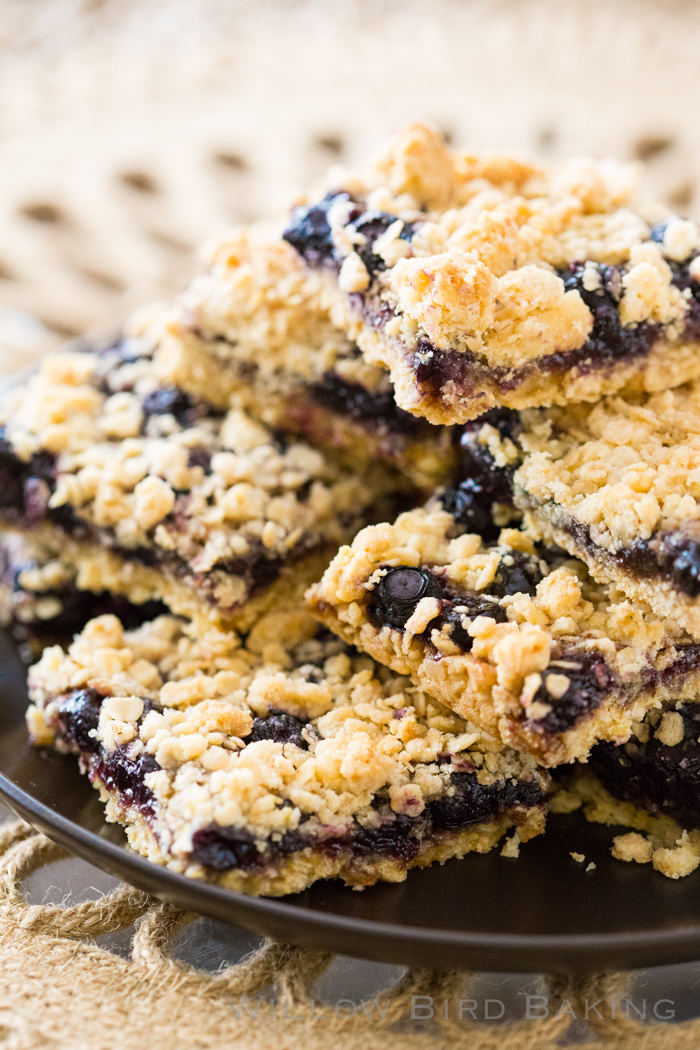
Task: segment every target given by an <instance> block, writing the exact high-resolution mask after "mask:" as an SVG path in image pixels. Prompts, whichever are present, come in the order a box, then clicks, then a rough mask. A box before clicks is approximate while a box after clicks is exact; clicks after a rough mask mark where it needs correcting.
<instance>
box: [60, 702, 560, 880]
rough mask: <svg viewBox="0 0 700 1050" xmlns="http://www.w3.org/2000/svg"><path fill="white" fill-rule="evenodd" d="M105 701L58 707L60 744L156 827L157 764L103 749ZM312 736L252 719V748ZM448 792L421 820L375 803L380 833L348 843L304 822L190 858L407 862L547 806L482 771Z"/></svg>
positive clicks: (302, 741) (242, 835)
mask: <svg viewBox="0 0 700 1050" xmlns="http://www.w3.org/2000/svg"><path fill="white" fill-rule="evenodd" d="M103 699H104V698H103V697H102V695H101V694H100V693H98V692H97V691H96V690H95V689H76V690H74V691H73V692H72V693H69V694H68V695H67V696H65V697H64V698H63V699H62V700H61V701H60V702H59V704H58V708H59V709H58V714H57V719H56V729H57V733H58V737H59V739H60V740H61V741H62V742H64V743H65V744H67V745H69V747H70V748H71V750H73V751H76V752H79V753H80V755H81V758H82V760H83V763H84V764H85V766H86V767H87V769H88V772H89V774H90V776H91V777H92V778H94V777H97V778H99V780H100V781H101V782H102V783H103V784H104V786H105V787H106V788H107V789H108V790H110V791H116V792H117V793H118V795H119V799H120V801H121V802H122V803H123V804H124V805H128V806H131V807H135V808H136V809H138V810H139V811H140V812H141V814H142V815H143V816H144V818H145V819H146V820H149V821H150V820H152V818H153V817H154V815H155V798H154V796H153V793H152V792H151V791H150V789H149V788H147V787H146V785H145V784H144V783H143V780H144V777H145V776H146V775H147V774H148V773H152V772H154V771H155V770H157V769H158V768H159V766H158V763H157V762H156V760H155V759H154V758H153V757H152V756H151V755H149V754H147V753H142V754H141V755H139V756H138V757H137V758H136V759H133V758H132V757H131V756H130V754H129V751H130V745H128V744H125V745H123V746H121V747H118V748H115V750H114V751H105V750H104V749H103V748H102V747H101V745H100V744H99V742H98V741H97V740H96V739H95V737H94V735H92V734H93V732H94V731H95V730H96V729H97V724H98V720H99V714H100V707H101V704H102V701H103ZM154 709H155V710H158V707H157V705H155V704H153V703H152V702H151V701H149V700H144V713H143V716H142V718H143V717H145V715H146V714H147V713H148V711H150V710H154ZM397 714H399V713H398V712H397ZM309 731H311V733H313V729H312V728H311V727H310V726H308V725H307V724H306V723H304V722H303V721H302V720H301V719H299V718H295V717H294V716H293V715H289V714H286V713H285V712H281V711H275V712H272V713H271V714H270V715H268V716H267V717H266V718H256V719H255V720H254V722H253V726H252V729H251V731H250V733H249V735H248V736H247V737H246V744H248V743H254V742H256V741H258V740H274V741H276V742H277V743H283V744H284V743H293V744H296V745H297V747H301V748H302V749H303V750H308V747H309V744H308V739H307V737H308V736H309ZM303 733H305V735H302V734H303ZM451 761H452V758H451V756H449V755H443V756H441V763H442V764H443V765H445V764H446V763H448V762H451ZM458 761H459V762H461V763H462V764H464V763H465V761H466V762H468V756H467V757H466V759H465V756H460V758H459V759H458ZM450 787H451V788H452V789H453V791H454V793H453V794H451V795H445V796H444V797H443V798H439V799H435V800H433V801H431V802H429V803H428V805H427V806H426V808H425V810H424V811H423V813H421V814H420V816H418V817H408V816H405V815H402V814H395V813H393V812H392V810H391V809H390V807H389V805H388V802H387V800H386V799H381V798H377V799H375V801H374V803H373V805H374V808H375V809H376V810H377V811H378V812H379V813H380V815H381V823H380V826H379V827H372V828H369V827H363V826H361V825H360V824H357V823H356V824H355V825H353V827H352V828H350V829H349V830H348V832H347V833H346V834H344V835H342V836H339V835H332V834H331V835H329V836H326V837H324V836H323V835H322V834H319V833H318V831H317V830H315V831H314V832H313V833H305V830H304V823H303V822H302V824H301V826H300V827H299V828H298V829H297V830H296V831H289V832H285V834H284V835H282V836H281V837H280V838H279V839H276V840H274V841H271V842H270V843H269V844H268V846H267V848H266V849H265V850H264V851H262V852H261V851H260V850H259V849H258V847H257V845H256V840H255V838H254V836H253V835H252V834H251V833H250V832H248V831H246V830H244V829H240V828H234V827H219V826H218V825H211V826H209V827H207V828H202V829H201V830H200V831H197V832H195V834H194V835H193V838H192V854H191V857H192V860H193V861H195V862H196V863H198V864H202V865H204V866H205V867H207V868H210V869H211V870H213V871H229V870H231V869H233V868H238V869H242V870H245V871H248V870H252V869H255V868H263V867H265V866H266V865H268V864H270V863H271V862H274V861H275V860H277V859H279V858H280V857H283V856H287V855H289V854H290V853H295V852H297V851H299V850H302V849H307V848H314V849H320V850H322V851H324V852H326V853H331V854H336V853H339V852H341V851H350V852H351V853H354V854H357V855H359V856H370V855H384V856H391V857H395V858H398V859H401V860H406V861H409V860H411V859H412V858H413V857H415V856H416V854H417V853H418V852H419V850H420V846H421V842H422V841H423V840H424V839H425V838H427V837H428V836H430V835H432V834H434V833H438V832H441V831H460V830H462V829H464V828H468V827H470V826H472V825H475V824H480V823H484V822H486V821H490V820H493V819H494V818H495V817H497V816H499V815H500V814H503V813H507V812H508V811H510V810H524V809H532V808H534V807H539V806H543V805H544V803H545V794H544V791H543V789H542V788H541V787H540V785H539V784H538V783H537V782H535V781H534V780H521V781H512V780H507V781H503V782H499V783H496V784H491V785H482V784H479V782H478V780H477V775H476V772H471V771H464V770H457V771H455V772H453V773H451V774H450Z"/></svg>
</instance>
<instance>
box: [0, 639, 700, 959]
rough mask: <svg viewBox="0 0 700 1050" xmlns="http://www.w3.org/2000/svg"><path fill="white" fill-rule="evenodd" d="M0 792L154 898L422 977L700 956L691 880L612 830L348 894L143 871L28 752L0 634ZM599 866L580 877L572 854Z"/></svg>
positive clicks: (68, 780)
mask: <svg viewBox="0 0 700 1050" xmlns="http://www.w3.org/2000/svg"><path fill="white" fill-rule="evenodd" d="M0 669H1V670H0V675H1V678H0V701H1V703H0V795H1V796H2V797H3V798H4V799H5V800H6V801H7V802H8V803H9V805H10V806H11V807H12V809H14V810H15V811H16V812H17V813H18V814H20V816H22V817H24V818H25V819H26V820H28V821H29V823H30V824H32V825H33V826H34V827H36V828H38V829H39V830H40V831H43V832H45V834H47V835H48V836H49V837H50V838H52V839H54V840H55V841H56V842H58V843H60V844H61V845H62V846H65V847H66V848H67V849H69V850H70V851H71V852H73V853H76V854H78V855H79V856H81V857H83V858H85V860H88V861H90V862H91V863H92V864H95V865H97V867H99V868H103V869H104V870H105V871H108V872H110V873H111V874H113V875H116V876H119V877H120V878H122V879H124V880H126V881H127V882H130V883H132V884H133V885H134V886H138V887H140V888H141V889H144V890H147V891H148V892H149V893H152V894H153V895H154V896H156V897H159V898H161V899H162V900H165V901H171V902H173V903H174V904H177V905H179V906H181V907H182V908H185V909H186V910H188V911H195V912H199V913H201V914H202V915H208V916H211V917H212V918H215V919H219V920H222V921H224V922H230V923H236V924H238V925H241V926H244V927H246V928H247V929H250V930H254V931H255V932H256V933H259V934H267V935H269V936H272V937H276V938H278V939H280V940H285V941H289V942H292V943H296V944H301V945H305V946H308V947H312V948H323V949H331V950H333V951H338V952H342V953H344V954H347V955H355V956H359V957H362V958H368V959H375V960H378V961H383V962H393V963H405V964H411V965H418V966H422V967H427V966H438V967H443V968H450V967H454V968H460V969H465V968H469V969H478V970H491V971H509V972H514V971H529V972H532V971H553V970H561V969H574V970H592V969H603V968H612V967H616V968H636V967H642V966H648V965H653V964H661V963H673V962H685V961H689V960H692V959H696V958H698V957H700V873H698V874H696V875H691V876H689V877H688V878H686V879H682V880H680V881H678V882H672V881H671V880H670V879H666V878H664V877H663V876H662V875H659V874H657V873H656V872H654V871H653V870H652V869H651V866H650V865H648V864H647V865H642V866H640V865H636V864H632V865H628V864H622V863H620V862H619V861H614V860H613V859H612V858H611V857H610V855H609V844H610V839H611V836H612V834H613V832H612V830H611V829H610V828H601V827H597V826H595V825H587V824H585V822H584V821H583V820H581V819H580V818H579V817H578V816H577V815H573V816H571V817H566V818H563V817H558V818H557V817H554V818H552V819H551V822H550V827H549V830H548V833H547V834H546V835H545V836H544V837H543V838H540V839H536V840H535V841H533V842H530V843H528V844H527V845H526V846H523V847H522V849H521V855H520V858H519V860H517V861H516V860H507V859H504V858H503V857H501V856H499V854H498V852H492V853H490V854H487V855H486V856H476V855H474V856H468V857H466V858H465V859H464V860H461V861H456V860H453V861H448V863H447V864H445V865H443V866H442V867H439V866H438V867H432V868H427V869H424V870H422V871H414V872H410V873H409V876H408V879H407V881H406V882H404V883H401V884H399V885H393V886H388V885H379V886H374V887H372V888H371V889H366V890H364V891H363V892H362V893H356V892H353V891H352V890H350V889H348V888H347V887H345V886H342V885H341V884H339V883H338V882H325V883H318V884H317V885H316V886H313V887H312V888H311V889H309V890H306V891H305V892H304V893H300V894H296V895H295V896H293V897H286V898H284V899H283V900H280V899H264V898H253V897H246V896H244V895H243V894H240V893H233V892H230V891H227V890H223V889H221V888H219V887H217V886H210V885H207V884H206V883H202V882H196V881H192V880H189V879H186V878H184V877H183V876H180V875H175V874H173V873H172V872H169V871H166V870H164V869H162V868H159V867H156V866H155V865H152V864H150V863H149V862H148V861H146V860H144V859H143V858H142V857H139V856H138V855H137V854H135V853H133V852H132V851H131V850H130V849H129V848H128V847H127V846H126V845H125V838H124V835H123V833H122V831H121V829H120V828H118V827H116V826H115V825H114V824H107V823H106V822H105V820H104V817H103V814H102V807H101V805H100V803H99V800H98V798H97V795H96V792H95V791H94V790H93V789H92V788H91V787H90V785H89V783H88V781H87V779H86V778H85V777H83V776H81V775H80V773H79V772H78V768H77V763H76V762H75V760H74V759H71V758H67V757H63V756H60V755H58V754H55V753H53V752H50V751H44V750H36V749H33V748H31V747H30V746H29V745H28V743H27V734H26V730H25V726H24V711H25V708H26V702H27V701H26V688H25V668H24V667H23V666H22V664H21V663H20V661H19V659H18V657H17V655H16V652H15V650H14V647H13V645H12V643H11V642H10V641H9V640H8V638H7V637H6V636H5V635H3V634H1V633H0ZM571 851H575V852H579V853H584V854H585V856H586V863H588V862H589V861H590V860H594V861H595V863H596V869H595V871H591V872H586V871H585V870H584V866H583V865H581V864H577V863H576V862H575V861H573V860H572V859H571V857H570V856H569V854H570V852H571Z"/></svg>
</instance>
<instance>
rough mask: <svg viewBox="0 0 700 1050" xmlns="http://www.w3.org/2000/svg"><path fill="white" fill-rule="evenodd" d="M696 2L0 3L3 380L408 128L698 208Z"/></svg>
mask: <svg viewBox="0 0 700 1050" xmlns="http://www.w3.org/2000/svg"><path fill="white" fill-rule="evenodd" d="M699 39H700V4H698V3H697V2H695V0H675V2H674V0H629V2H627V0H566V2H565V3H563V2H562V0H431V2H430V3H429V4H427V3H425V0H393V2H392V0H0V374H6V373H8V372H11V371H13V370H14V369H15V368H18V367H21V366H22V365H23V364H25V363H26V362H27V361H28V360H30V359H31V358H32V357H33V356H35V355H36V354H37V353H38V352H41V351H42V350H44V349H46V348H47V347H49V346H52V345H55V344H56V343H57V342H60V341H61V340H64V339H66V338H68V337H71V336H74V335H76V334H78V333H81V332H84V331H89V330H93V329H95V328H98V329H100V328H105V327H107V328H109V327H110V326H112V325H116V324H118V323H119V322H120V321H121V320H122V319H123V318H124V316H125V315H126V314H127V313H128V312H129V310H130V309H132V308H133V307H134V306H135V305H138V304H141V303H144V302H147V301H149V300H152V299H154V298H155V299H158V298H162V297H164V296H168V295H170V294H171V293H173V292H175V291H177V290H178V289H179V288H180V287H181V286H182V285H183V284H184V282H185V281H186V280H187V278H188V277H189V275H190V274H191V273H192V272H193V271H194V270H195V268H196V265H197V259H196V251H195V250H196V247H197V245H198V243H199V242H200V241H201V240H202V239H203V238H205V237H206V236H207V235H208V234H210V233H211V232H212V231H215V230H217V229H220V228H222V227H224V226H226V225H228V224H232V223H237V222H241V221H244V222H245V221H248V220H250V219H253V218H256V217H258V216H260V215H263V214H268V213H275V212H277V211H279V210H280V209H282V208H283V207H284V206H285V205H286V203H287V202H288V201H289V200H290V199H291V197H292V196H293V194H294V192H295V191H296V190H298V189H299V188H300V187H302V186H304V185H305V184H306V183H307V182H308V180H309V179H310V178H312V177H313V176H315V175H317V174H318V173H319V172H320V171H322V170H323V169H324V168H325V167H326V166H327V165H328V164H329V163H333V162H335V161H339V160H341V161H350V162H352V161H353V160H356V159H360V158H362V157H363V156H364V155H365V154H366V153H367V152H368V151H371V150H373V149H375V148H376V147H377V145H378V144H379V143H380V142H381V141H382V139H383V138H384V137H385V136H386V135H387V134H388V133H390V132H391V131H392V130H393V129H394V128H395V127H396V126H397V125H398V124H400V123H401V122H402V121H404V120H406V119H407V118H410V117H413V116H415V115H417V114H421V115H424V116H427V117H429V118H431V119H432V120H433V121H435V122H436V123H437V124H438V125H439V126H440V127H441V128H443V130H445V131H446V132H447V133H448V134H449V136H450V137H451V139H452V140H453V142H454V143H455V144H457V145H460V146H464V147H469V146H486V145H488V146H508V147H515V148H517V149H519V150H522V151H525V152H528V153H534V154H536V155H540V156H542V157H545V158H547V159H552V158H556V157H558V156H563V155H566V154H579V153H593V154H598V155H613V156H616V157H620V158H628V159H641V160H644V161H646V162H647V163H648V165H649V172H648V178H649V182H650V183H651V185H652V187H653V188H654V189H655V190H656V191H657V192H658V193H660V194H661V196H662V197H664V198H665V199H666V200H667V201H668V202H670V203H671V204H672V205H673V206H674V207H675V208H677V209H678V210H679V211H681V212H686V213H693V212H696V211H697V210H698V202H699V200H700V193H698V183H699V180H700V122H698V120H697V119H696V115H695V114H696V97H697V95H698V92H699V91H700V63H699V62H698V56H697V51H698V49H697V41H698V40H699Z"/></svg>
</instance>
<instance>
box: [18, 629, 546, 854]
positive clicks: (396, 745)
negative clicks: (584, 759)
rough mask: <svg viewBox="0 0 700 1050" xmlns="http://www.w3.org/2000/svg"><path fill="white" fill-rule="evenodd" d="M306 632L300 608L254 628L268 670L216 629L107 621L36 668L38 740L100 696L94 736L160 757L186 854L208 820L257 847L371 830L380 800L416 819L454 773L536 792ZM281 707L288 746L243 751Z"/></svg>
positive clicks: (374, 674) (398, 684)
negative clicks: (283, 838)
mask: <svg viewBox="0 0 700 1050" xmlns="http://www.w3.org/2000/svg"><path fill="white" fill-rule="evenodd" d="M310 623H312V621H311V620H310V617H308V616H305V615H303V614H300V613H299V612H298V611H297V612H293V613H289V614H286V615H285V616H284V617H280V615H277V616H276V617H273V618H272V620H271V621H270V622H269V623H268V624H267V625H265V624H264V623H261V624H260V625H259V629H258V645H256V648H259V641H260V637H261V633H262V635H264V634H266V633H267V634H270V635H274V636H275V637H276V638H277V639H278V640H281V642H282V645H283V652H284V656H283V658H282V660H281V661H280V662H279V663H275V664H269V663H266V662H264V660H263V659H261V657H260V656H259V655H258V653H256V652H253V651H251V648H250V645H249V644H247V645H242V644H241V642H240V640H239V639H238V638H237V637H236V636H235V635H232V634H224V633H222V632H221V631H218V630H217V629H215V628H212V629H211V630H210V631H208V632H206V633H204V634H199V635H196V634H195V633H194V632H193V630H192V628H191V627H189V626H188V625H187V624H186V623H184V622H183V621H181V620H177V619H174V618H172V617H161V618H159V619H157V620H155V621H153V622H151V623H148V624H146V625H144V626H143V627H141V628H139V629H137V630H135V631H130V632H125V631H124V630H123V629H122V627H121V624H120V623H119V621H118V620H117V619H116V618H115V617H113V616H102V617H99V618H97V619H96V620H93V621H91V623H89V624H88V625H87V627H86V628H85V629H84V631H83V632H82V634H81V635H79V636H78V637H77V638H76V640H75V641H74V642H73V644H72V645H71V646H70V647H69V649H68V651H67V652H66V653H64V652H63V650H61V649H60V648H59V647H58V646H55V647H52V648H49V649H47V650H46V651H45V652H44V655H43V657H42V659H41V660H40V661H39V663H38V664H37V665H35V667H34V668H32V670H31V672H30V688H31V697H32V700H33V703H34V706H33V707H32V709H31V710H30V715H29V721H30V726H31V727H32V730H33V734H34V736H35V739H37V740H38V741H39V742H46V741H47V739H50V738H51V735H52V732H53V727H55V709H56V704H57V703H59V702H60V698H61V696H63V695H65V694H66V693H68V692H70V691H71V690H75V689H81V688H89V689H94V690H97V691H98V693H99V694H101V696H103V697H105V699H104V700H103V702H102V704H101V707H100V714H99V723H98V725H97V728H96V730H95V731H94V736H95V739H96V741H98V742H99V743H100V744H102V746H103V747H105V748H107V749H108V750H111V749H114V748H118V747H124V746H126V747H128V749H129V751H128V753H129V755H130V757H131V758H132V759H134V758H136V757H138V755H140V754H148V755H150V756H153V757H154V758H155V761H156V763H157V766H158V768H157V769H155V770H153V771H152V772H149V773H148V774H147V775H146V784H147V786H148V787H149V788H150V790H151V791H152V792H153V793H154V795H155V798H156V799H157V802H158V805H159V809H160V814H161V818H162V821H163V822H164V824H165V826H166V827H168V828H169V829H170V832H171V834H172V836H173V839H174V841H175V842H176V843H177V849H179V850H180V851H182V850H185V851H186V850H187V848H188V847H189V845H190V844H191V838H192V834H193V833H194V831H195V830H196V829H197V828H199V827H202V826H206V825H208V824H210V823H212V822H213V823H215V824H218V825H220V826H223V827H237V828H245V829H247V830H252V832H253V834H254V835H255V837H256V839H258V840H266V839H269V838H270V837H273V838H274V836H278V835H279V834H281V833H284V832H286V831H290V830H294V829H298V828H299V827H300V826H302V825H303V830H304V832H305V833H308V834H310V835H313V834H322V833H323V828H324V827H330V830H332V831H333V833H334V834H337V833H338V831H339V829H342V827H343V826H348V824H349V822H352V821H359V822H360V824H362V825H365V826H368V827H372V826H373V824H376V822H377V820H378V819H379V811H378V809H377V808H376V804H375V806H374V807H373V800H374V799H375V798H376V796H377V795H380V796H381V798H383V799H384V804H385V805H386V806H388V807H389V808H390V809H391V810H392V811H393V812H395V813H399V814H400V813H406V814H409V815H417V814H418V813H420V812H421V810H422V809H423V807H424V806H425V805H426V803H427V802H428V801H430V800H431V799H435V798H437V797H441V796H445V795H450V794H451V793H453V792H454V787H453V785H452V780H451V774H452V772H453V771H454V770H461V771H467V770H468V771H471V772H473V773H474V775H475V778H476V781H477V782H478V783H479V784H482V785H493V784H499V783H501V782H502V783H503V784H504V785H505V784H506V783H508V782H509V781H511V780H519V779H524V778H525V779H533V778H534V780H535V781H536V782H537V783H540V784H543V785H544V784H545V780H546V778H545V777H544V775H543V774H541V773H539V772H538V771H537V769H536V766H535V763H534V762H533V760H531V759H528V758H526V757H524V756H519V755H517V754H516V753H515V752H513V751H511V750H510V749H503V748H502V747H501V745H500V743H499V742H498V741H497V740H495V739H494V738H493V737H489V736H488V734H484V733H483V732H479V731H478V730H476V728H475V727H474V726H473V725H472V724H470V723H468V722H467V721H465V720H463V719H461V718H459V717H458V716H457V715H455V714H454V713H453V712H451V711H449V710H448V709H447V708H445V707H443V705H441V704H440V703H438V702H437V701H435V700H433V699H431V698H430V697H429V696H427V695H426V694H424V693H422V692H420V691H419V690H417V689H416V688H415V687H414V686H412V685H411V683H410V682H409V681H408V680H407V679H406V678H400V677H398V676H396V675H393V674H390V673H389V672H387V671H386V670H385V669H383V668H379V667H376V666H375V665H373V663H372V661H371V660H369V659H368V658H367V657H365V656H357V655H353V653H352V651H347V650H346V648H345V647H344V646H343V644H342V643H340V642H339V641H338V640H337V639H329V640H327V641H323V640H320V641H317V640H315V639H314V638H310V637H309V624H310ZM312 630H315V628H313V626H312ZM279 655H281V654H279ZM280 712H284V713H286V714H288V715H291V716H293V718H294V719H299V720H301V721H300V722H299V727H300V730H301V737H300V738H299V740H298V742H297V743H294V742H285V741H277V740H274V739H254V740H253V742H249V741H247V739H246V738H247V737H249V736H250V735H251V730H252V729H253V726H254V723H255V719H256V718H257V719H260V718H265V717H266V716H270V715H271V714H279V713H280ZM302 743H303V745H304V746H301V744H302Z"/></svg>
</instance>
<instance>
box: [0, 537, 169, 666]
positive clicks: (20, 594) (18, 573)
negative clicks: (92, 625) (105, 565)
mask: <svg viewBox="0 0 700 1050" xmlns="http://www.w3.org/2000/svg"><path fill="white" fill-rule="evenodd" d="M166 611H167V610H166V609H165V606H163V605H162V604H161V603H159V602H155V601H150V602H146V603H145V604H143V605H132V604H131V603H130V602H129V601H127V599H126V598H123V597H120V596H119V595H115V594H110V593H108V592H101V593H97V594H94V593H92V592H90V591H80V590H79V589H78V587H77V584H76V572H75V570H74V569H71V568H69V567H68V566H67V565H65V564H64V563H63V562H62V561H61V558H60V557H59V555H58V552H57V550H56V549H55V548H52V546H51V545H50V543H47V542H43V543H42V542H39V541H38V540H36V539H32V538H30V537H28V536H27V535H25V534H24V533H22V532H19V531H15V530H13V529H3V530H2V531H0V626H2V627H4V628H5V629H6V630H8V631H9V632H10V634H11V635H12V637H13V638H14V640H15V641H16V642H18V643H19V647H20V654H21V656H22V657H23V658H24V659H25V661H26V662H28V663H30V662H31V663H33V662H34V661H35V660H37V659H38V658H39V656H40V655H41V650H42V649H43V647H44V646H45V645H48V644H54V643H56V642H60V641H69V640H70V638H71V637H72V636H73V635H74V634H75V633H76V632H77V631H80V630H82V628H83V627H84V626H85V624H86V623H87V622H88V620H92V619H93V618H94V617H95V616H99V615H101V614H103V613H108V612H109V613H113V614H114V615H116V616H118V617H119V619H120V621H121V623H122V624H124V625H125V626H127V627H136V626H138V625H139V624H141V623H144V622H145V621H146V620H152V619H153V618H154V617H156V616H159V615H161V614H163V613H165V612H166Z"/></svg>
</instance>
